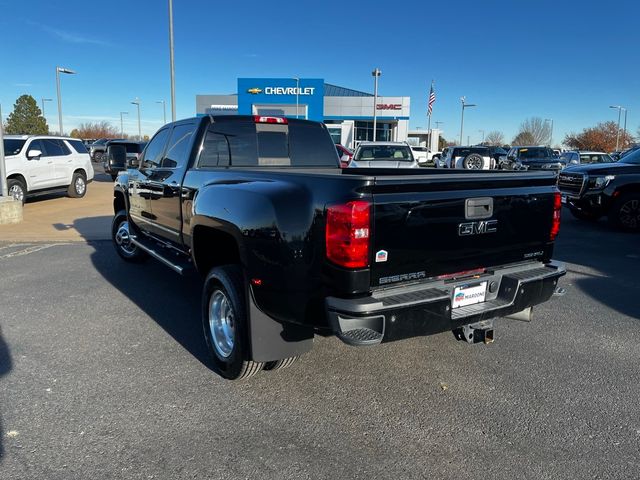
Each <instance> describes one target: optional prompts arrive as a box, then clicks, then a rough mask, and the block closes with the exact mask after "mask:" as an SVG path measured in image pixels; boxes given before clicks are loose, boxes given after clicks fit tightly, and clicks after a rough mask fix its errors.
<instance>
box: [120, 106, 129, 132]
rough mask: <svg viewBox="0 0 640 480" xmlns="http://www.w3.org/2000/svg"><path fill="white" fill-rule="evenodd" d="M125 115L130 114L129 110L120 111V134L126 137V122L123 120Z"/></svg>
mask: <svg viewBox="0 0 640 480" xmlns="http://www.w3.org/2000/svg"><path fill="white" fill-rule="evenodd" d="M123 115H129V112H120V136H121V137H122V138H124V122H123V121H122V116H123Z"/></svg>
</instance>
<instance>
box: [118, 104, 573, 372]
mask: <svg viewBox="0 0 640 480" xmlns="http://www.w3.org/2000/svg"><path fill="white" fill-rule="evenodd" d="M555 183H556V181H555V176H554V175H553V173H551V172H537V173H523V172H471V171H455V172H452V171H451V170H435V169H340V168H339V159H338V156H337V153H336V148H335V146H334V145H333V143H332V140H331V137H330V135H329V133H328V132H327V130H326V127H325V126H324V125H322V124H320V123H315V122H309V121H305V120H295V119H286V118H279V117H260V116H256V117H250V116H225V117H211V116H205V117H201V118H194V119H188V120H182V121H179V122H175V123H172V124H168V125H166V126H164V127H163V128H161V129H160V130H159V131H158V132H157V133H156V135H155V136H154V137H153V139H152V140H151V141H150V143H149V144H148V145H147V147H146V149H145V151H144V152H143V154H142V155H141V157H140V164H139V166H138V168H137V169H131V168H130V169H128V170H127V171H125V172H121V173H120V174H119V176H118V178H117V179H116V182H115V184H114V186H115V191H114V200H113V205H114V210H115V217H114V221H113V229H112V234H113V241H114V244H115V247H116V250H117V252H118V254H119V255H120V256H121V257H122V258H123V259H125V260H128V261H132V262H139V261H142V260H143V259H144V258H145V257H148V256H151V257H154V258H155V259H157V260H159V261H161V262H163V263H164V264H166V265H167V266H169V267H170V268H171V269H173V270H174V271H175V272H178V273H180V274H188V273H190V272H193V271H198V272H200V273H201V274H202V275H203V276H204V277H205V280H204V286H203V293H202V325H203V331H204V336H205V339H206V343H207V346H208V350H209V353H210V355H211V359H212V363H213V366H214V369H215V370H216V371H217V372H218V373H219V374H221V375H222V376H224V377H225V378H229V379H239V378H245V377H248V376H251V375H253V374H255V373H257V372H258V371H260V370H262V369H267V370H269V369H275V368H282V367H285V366H288V365H289V364H291V363H292V362H293V361H294V360H295V359H296V358H297V357H298V356H299V355H301V354H303V353H305V352H307V351H308V350H310V349H311V347H312V342H313V337H314V335H315V334H320V335H336V336H337V337H339V338H340V339H341V340H343V341H344V342H346V343H348V344H350V345H355V346H361V345H375V344H378V343H380V342H388V341H393V340H400V339H403V338H408V337H414V336H420V335H428V334H434V333H438V332H444V331H454V333H455V334H456V335H457V337H458V338H459V339H464V340H466V341H468V342H469V343H473V342H477V341H485V342H489V341H491V340H492V339H493V326H492V321H491V319H492V318H495V317H502V316H512V317H513V318H521V319H526V320H529V319H531V307H532V306H533V305H536V304H539V303H541V302H544V301H546V300H548V299H549V298H550V297H551V295H552V294H553V293H554V292H555V290H556V285H557V282H558V278H559V277H560V276H562V275H563V274H564V273H565V272H564V268H563V267H562V266H561V265H560V264H557V263H555V262H553V261H552V260H551V256H552V252H553V244H554V240H555V238H556V235H557V234H558V229H559V224H560V208H561V203H560V194H559V193H558V191H557V189H556V186H555Z"/></svg>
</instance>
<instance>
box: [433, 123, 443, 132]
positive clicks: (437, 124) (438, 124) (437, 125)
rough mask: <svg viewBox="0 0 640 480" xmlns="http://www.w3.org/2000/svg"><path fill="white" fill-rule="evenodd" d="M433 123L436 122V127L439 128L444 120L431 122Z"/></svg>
mask: <svg viewBox="0 0 640 480" xmlns="http://www.w3.org/2000/svg"><path fill="white" fill-rule="evenodd" d="M433 123H435V124H436V128H437V129H438V130H440V125H442V124H443V123H444V122H433Z"/></svg>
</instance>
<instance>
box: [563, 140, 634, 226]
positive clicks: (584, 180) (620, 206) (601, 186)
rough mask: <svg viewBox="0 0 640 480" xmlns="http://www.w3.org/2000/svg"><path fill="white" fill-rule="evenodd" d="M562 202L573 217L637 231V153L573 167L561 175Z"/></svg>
mask: <svg viewBox="0 0 640 480" xmlns="http://www.w3.org/2000/svg"><path fill="white" fill-rule="evenodd" d="M558 188H559V189H560V192H561V193H562V202H563V203H564V204H566V206H567V207H568V208H569V210H570V211H571V213H572V214H573V216H574V217H576V218H579V219H581V220H591V221H595V220H598V219H599V218H600V217H603V216H605V215H606V216H607V217H608V218H609V222H610V223H611V224H612V225H613V226H615V227H619V228H622V229H624V230H629V231H634V232H640V150H636V151H635V152H633V153H630V154H628V155H625V156H624V157H622V158H621V159H620V160H618V161H617V162H613V163H591V164H584V165H573V166H570V167H568V168H566V169H565V170H564V171H562V172H560V175H559V176H558Z"/></svg>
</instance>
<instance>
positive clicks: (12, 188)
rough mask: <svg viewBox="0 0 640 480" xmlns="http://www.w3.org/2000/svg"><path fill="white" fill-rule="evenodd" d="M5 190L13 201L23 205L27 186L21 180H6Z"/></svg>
mask: <svg viewBox="0 0 640 480" xmlns="http://www.w3.org/2000/svg"><path fill="white" fill-rule="evenodd" d="M7 190H8V192H9V196H10V197H13V199H14V200H17V201H19V202H22V204H23V205H24V201H25V199H26V198H27V186H26V185H25V184H24V183H23V182H22V180H18V179H17V178H10V179H9V180H7Z"/></svg>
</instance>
